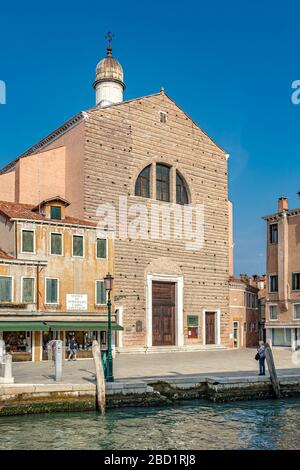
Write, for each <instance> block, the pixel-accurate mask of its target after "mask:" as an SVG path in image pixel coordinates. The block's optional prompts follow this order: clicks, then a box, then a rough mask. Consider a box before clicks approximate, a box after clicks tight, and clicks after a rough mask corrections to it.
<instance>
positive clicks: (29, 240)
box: [22, 230, 34, 253]
mask: <svg viewBox="0 0 300 470" xmlns="http://www.w3.org/2000/svg"><path fill="white" fill-rule="evenodd" d="M22 252H23V253H34V231H33V230H22Z"/></svg>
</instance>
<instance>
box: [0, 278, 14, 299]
mask: <svg viewBox="0 0 300 470" xmlns="http://www.w3.org/2000/svg"><path fill="white" fill-rule="evenodd" d="M12 282H13V280H12V277H2V276H0V302H12Z"/></svg>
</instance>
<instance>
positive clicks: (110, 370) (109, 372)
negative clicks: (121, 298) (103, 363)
mask: <svg viewBox="0 0 300 470" xmlns="http://www.w3.org/2000/svg"><path fill="white" fill-rule="evenodd" d="M113 281H114V278H113V276H112V275H111V274H110V273H108V274H107V275H106V276H105V278H104V284H105V290H106V292H107V294H108V295H107V297H108V298H107V310H108V332H107V349H108V353H107V377H106V381H107V382H113V381H114V375H113V357H112V344H111V343H112V341H111V333H112V331H111V291H112V289H113Z"/></svg>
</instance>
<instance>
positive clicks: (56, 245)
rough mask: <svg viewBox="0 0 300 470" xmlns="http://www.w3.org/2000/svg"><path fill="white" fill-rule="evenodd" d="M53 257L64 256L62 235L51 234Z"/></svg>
mask: <svg viewBox="0 0 300 470" xmlns="http://www.w3.org/2000/svg"><path fill="white" fill-rule="evenodd" d="M51 255H62V235H61V234H60V233H51Z"/></svg>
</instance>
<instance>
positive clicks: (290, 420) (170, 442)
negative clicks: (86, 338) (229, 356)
mask: <svg viewBox="0 0 300 470" xmlns="http://www.w3.org/2000/svg"><path fill="white" fill-rule="evenodd" d="M299 421H300V401H299V400H285V401H275V400H266V401H257V402H244V403H243V402H241V403H234V404H232V403H231V404H211V403H207V402H205V403H203V402H197V403H196V402H193V403H191V402H189V403H188V404H185V405H182V404H181V405H177V406H174V407H168V408H132V409H120V410H110V411H108V413H107V414H106V416H104V417H102V416H100V415H98V414H96V413H70V414H51V415H36V416H34V415H31V416H20V417H7V418H0V433H1V440H0V449H111V450H114V449H148V450H154V449H157V450H159V449H299V448H300V427H299Z"/></svg>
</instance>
